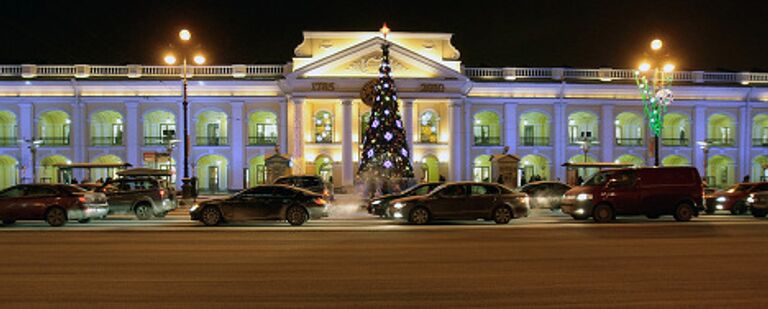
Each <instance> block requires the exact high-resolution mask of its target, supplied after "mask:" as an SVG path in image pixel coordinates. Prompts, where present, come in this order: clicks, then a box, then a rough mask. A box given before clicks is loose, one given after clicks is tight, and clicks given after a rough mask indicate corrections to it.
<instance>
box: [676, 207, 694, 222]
mask: <svg viewBox="0 0 768 309" xmlns="http://www.w3.org/2000/svg"><path fill="white" fill-rule="evenodd" d="M691 218H693V207H692V206H691V205H689V204H686V203H682V204H680V205H677V209H676V210H675V220H677V221H680V222H687V221H691Z"/></svg>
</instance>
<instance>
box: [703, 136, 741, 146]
mask: <svg viewBox="0 0 768 309" xmlns="http://www.w3.org/2000/svg"><path fill="white" fill-rule="evenodd" d="M707 144H709V145H710V146H713V147H733V146H734V145H736V141H735V140H734V139H732V138H708V139H707Z"/></svg>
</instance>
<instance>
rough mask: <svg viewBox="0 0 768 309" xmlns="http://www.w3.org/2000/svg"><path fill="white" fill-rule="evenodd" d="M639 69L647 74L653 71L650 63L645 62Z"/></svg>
mask: <svg viewBox="0 0 768 309" xmlns="http://www.w3.org/2000/svg"><path fill="white" fill-rule="evenodd" d="M638 69H639V70H640V72H647V71H648V70H650V69H651V64H650V63H648V62H643V63H641V64H640V66H639V67H638Z"/></svg>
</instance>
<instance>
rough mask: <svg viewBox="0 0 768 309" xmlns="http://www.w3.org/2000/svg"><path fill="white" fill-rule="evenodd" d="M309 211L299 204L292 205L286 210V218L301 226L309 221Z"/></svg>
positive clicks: (294, 224)
mask: <svg viewBox="0 0 768 309" xmlns="http://www.w3.org/2000/svg"><path fill="white" fill-rule="evenodd" d="M308 217H309V215H307V211H306V210H304V208H302V207H299V206H291V207H290V208H288V210H286V211H285V220H286V221H288V223H290V224H291V225H293V226H299V225H302V224H304V222H307V218H308Z"/></svg>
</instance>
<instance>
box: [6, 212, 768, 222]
mask: <svg viewBox="0 0 768 309" xmlns="http://www.w3.org/2000/svg"><path fill="white" fill-rule="evenodd" d="M766 214H767V213H766V211H765V210H764V209H752V216H753V217H755V218H765V215H766ZM3 223H5V221H3Z"/></svg>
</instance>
